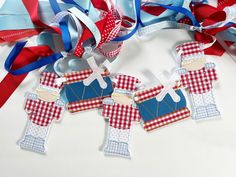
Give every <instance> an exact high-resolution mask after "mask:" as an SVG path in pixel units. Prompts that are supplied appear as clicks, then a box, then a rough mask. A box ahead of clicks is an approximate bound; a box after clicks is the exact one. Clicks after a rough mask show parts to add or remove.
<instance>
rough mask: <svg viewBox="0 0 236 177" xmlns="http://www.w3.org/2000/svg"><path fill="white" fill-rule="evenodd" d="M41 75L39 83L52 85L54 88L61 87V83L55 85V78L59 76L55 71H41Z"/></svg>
mask: <svg viewBox="0 0 236 177" xmlns="http://www.w3.org/2000/svg"><path fill="white" fill-rule="evenodd" d="M41 75H42V77H41V78H40V84H41V85H45V86H48V87H52V88H55V89H61V88H62V84H61V85H57V84H56V82H55V80H56V79H57V78H59V76H58V75H57V74H55V73H51V72H43V73H41Z"/></svg>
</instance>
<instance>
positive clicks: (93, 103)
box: [67, 96, 107, 113]
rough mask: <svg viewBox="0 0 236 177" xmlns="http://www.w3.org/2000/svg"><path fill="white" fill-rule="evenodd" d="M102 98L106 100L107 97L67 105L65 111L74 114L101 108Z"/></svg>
mask: <svg viewBox="0 0 236 177" xmlns="http://www.w3.org/2000/svg"><path fill="white" fill-rule="evenodd" d="M104 98H107V96H104V97H99V98H93V99H89V100H83V101H77V102H72V103H68V105H67V109H68V111H69V112H71V113H75V112H79V111H85V110H89V109H95V108H101V107H102V100H103V99H104Z"/></svg>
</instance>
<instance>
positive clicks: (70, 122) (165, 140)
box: [0, 30, 236, 177]
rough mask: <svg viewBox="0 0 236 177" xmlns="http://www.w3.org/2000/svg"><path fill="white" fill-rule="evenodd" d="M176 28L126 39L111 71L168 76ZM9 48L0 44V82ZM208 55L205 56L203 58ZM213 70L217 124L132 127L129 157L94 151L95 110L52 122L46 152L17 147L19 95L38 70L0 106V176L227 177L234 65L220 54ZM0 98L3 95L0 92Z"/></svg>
mask: <svg viewBox="0 0 236 177" xmlns="http://www.w3.org/2000/svg"><path fill="white" fill-rule="evenodd" d="M190 39H191V38H190V36H189V34H188V33H187V32H186V31H183V30H169V31H167V30H166V31H159V32H158V33H156V34H155V38H152V39H148V40H143V41H140V40H137V39H135V38H134V39H132V40H130V41H127V42H126V43H125V45H124V48H123V50H122V52H121V55H120V58H119V59H118V61H117V62H115V63H114V67H113V72H114V73H124V74H130V75H133V76H137V77H139V78H141V79H143V80H144V81H148V79H147V78H146V77H145V73H146V71H147V70H150V71H152V72H153V73H156V74H158V72H160V71H163V70H167V71H170V70H171V69H172V68H173V67H175V66H176V63H175V62H174V60H173V57H172V55H171V49H172V47H173V46H174V45H175V44H176V43H179V42H183V41H188V40H190ZM9 51H10V49H9V48H8V47H6V46H4V47H0V54H1V60H0V67H1V68H0V78H1V79H2V78H3V77H4V75H5V71H4V69H3V61H4V59H5V57H6V56H7V54H8V53H9ZM208 58H211V57H208ZM213 61H215V63H216V65H217V69H218V73H219V78H220V80H219V82H218V83H217V84H216V85H215V90H214V93H215V97H216V101H217V104H218V107H219V109H220V111H221V113H222V119H220V120H209V121H203V122H198V123H196V122H194V121H192V120H190V119H189V120H185V121H182V122H179V123H176V124H172V125H170V126H167V127H164V128H161V129H159V130H156V131H154V132H152V133H146V132H145V131H144V130H143V129H142V128H141V127H140V126H139V125H136V126H135V127H134V128H133V130H132V139H131V151H132V159H131V160H128V159H122V158H115V157H105V156H104V155H103V153H102V152H101V151H99V148H100V146H101V144H102V142H103V139H104V132H105V124H106V122H105V121H104V119H103V117H102V116H100V115H99V114H98V111H97V110H93V111H87V112H82V113H78V114H73V115H72V114H70V113H68V112H66V113H65V114H64V117H63V120H62V121H61V122H60V123H54V125H53V127H52V129H51V133H50V136H49V141H48V151H47V154H46V155H40V154H36V153H32V152H28V151H24V150H21V149H20V148H19V146H17V145H16V142H17V141H18V140H19V139H20V137H21V135H22V133H23V130H24V127H25V125H26V121H27V115H26V113H25V112H24V110H23V104H24V100H25V98H24V94H25V92H26V91H33V90H32V88H34V87H35V85H36V84H37V82H38V81H37V80H36V78H37V79H38V78H39V77H38V75H39V73H38V72H37V71H36V72H32V73H30V75H29V77H27V79H26V80H25V81H24V83H23V84H22V85H21V86H20V87H19V89H17V91H16V92H15V93H14V95H13V96H12V97H11V98H10V99H9V101H8V102H7V103H6V105H5V106H4V107H3V108H2V109H0V176H1V177H43V176H48V177H73V176H78V177H79V176H80V177H111V176H112V177H144V176H147V177H157V176H159V177H209V176H214V177H223V176H226V177H235V176H236V168H235V164H236V160H235V159H236V138H235V137H236V117H235V113H236V110H235V109H236V106H235V99H236V95H235V92H234V91H235V90H236V77H235V72H236V63H235V62H234V61H233V60H232V59H231V58H230V57H229V56H228V55H227V54H225V55H224V56H223V57H221V58H218V57H214V58H213ZM1 94H3V93H1Z"/></svg>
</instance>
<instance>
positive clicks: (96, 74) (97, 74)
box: [83, 57, 111, 89]
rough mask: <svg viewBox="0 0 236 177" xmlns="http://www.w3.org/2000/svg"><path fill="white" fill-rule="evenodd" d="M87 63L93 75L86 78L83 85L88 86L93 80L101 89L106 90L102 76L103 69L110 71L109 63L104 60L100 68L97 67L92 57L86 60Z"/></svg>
mask: <svg viewBox="0 0 236 177" xmlns="http://www.w3.org/2000/svg"><path fill="white" fill-rule="evenodd" d="M87 62H88V64H89V66H90V68H91V69H92V70H93V73H92V74H91V75H90V76H89V77H88V78H86V79H84V81H83V83H84V85H86V86H89V85H90V84H91V83H92V82H93V81H94V80H97V81H98V83H99V85H100V87H101V88H102V89H105V88H107V83H106V82H105V80H104V79H103V77H102V74H103V72H104V71H105V69H108V70H109V69H110V64H111V63H110V62H109V61H108V60H105V61H104V62H103V63H102V64H101V65H100V66H98V65H97V63H96V61H95V59H94V58H93V57H90V58H88V59H87Z"/></svg>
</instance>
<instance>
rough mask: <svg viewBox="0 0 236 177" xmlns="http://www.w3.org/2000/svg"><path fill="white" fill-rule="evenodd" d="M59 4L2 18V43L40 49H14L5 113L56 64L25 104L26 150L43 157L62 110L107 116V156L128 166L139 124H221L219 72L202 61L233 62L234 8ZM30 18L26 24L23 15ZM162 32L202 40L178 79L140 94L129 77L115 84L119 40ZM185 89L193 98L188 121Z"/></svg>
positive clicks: (183, 54) (4, 85)
mask: <svg viewBox="0 0 236 177" xmlns="http://www.w3.org/2000/svg"><path fill="white" fill-rule="evenodd" d="M63 2H64V3H57V1H54V0H49V2H40V1H38V0H33V1H32V2H31V1H30V2H29V0H22V2H18V1H16V3H17V4H18V5H17V6H15V7H17V8H18V9H17V10H16V12H14V11H15V10H14V8H15V7H14V8H13V9H11V8H10V9H9V7H11V6H12V4H11V3H10V1H6V2H5V4H4V5H3V7H2V8H1V9H0V12H3V14H4V12H5V11H7V14H8V15H7V16H6V15H5V16H4V17H3V16H1V15H0V22H1V21H2V24H3V26H2V27H0V43H3V42H16V41H18V40H20V39H23V38H25V37H31V36H33V35H38V42H39V43H38V44H39V45H38V46H31V47H28V46H27V47H25V45H26V41H25V42H17V43H16V45H15V47H14V48H13V50H12V51H11V53H10V55H9V56H8V58H7V59H6V62H5V68H6V70H7V71H8V72H9V73H8V74H7V76H6V77H5V78H4V79H3V81H2V82H1V83H0V91H2V92H4V93H6V94H5V95H2V96H0V106H3V105H4V103H5V102H6V101H7V99H8V98H9V97H10V96H11V94H13V92H14V91H15V90H16V89H17V87H18V86H19V85H20V84H21V82H22V81H23V80H24V79H25V77H26V76H27V74H28V72H30V71H32V70H35V69H38V68H40V67H42V66H46V65H50V64H51V65H52V66H51V69H49V71H47V69H46V70H45V71H44V72H43V73H42V77H41V81H40V85H39V87H38V88H37V90H36V93H29V94H28V95H27V99H26V104H25V110H26V112H27V114H28V123H27V126H26V130H25V133H24V135H23V137H22V139H21V140H20V142H19V145H20V147H21V148H23V149H27V150H31V151H34V152H39V153H45V151H46V147H45V145H46V139H47V136H48V133H49V129H50V125H51V123H52V122H53V120H58V119H60V118H61V115H62V112H63V111H64V109H65V108H64V106H65V105H66V109H67V110H68V111H69V112H71V113H74V112H80V111H84V110H90V109H94V108H101V109H102V110H103V111H102V115H103V116H104V117H106V118H108V119H109V126H108V131H107V132H108V134H107V139H106V143H105V146H104V148H103V151H104V153H105V154H106V155H116V156H121V157H126V158H130V157H131V154H130V149H129V144H130V142H129V137H130V133H131V132H130V128H131V127H132V123H133V122H139V123H140V124H141V125H142V126H143V128H144V129H145V130H146V131H148V132H149V131H152V130H155V129H158V128H160V127H163V126H165V125H168V124H171V123H174V122H177V121H180V120H183V119H186V118H189V117H192V119H194V120H204V119H208V118H212V117H220V112H219V110H218V108H217V106H216V102H215V99H214V95H213V81H216V80H217V75H216V69H215V64H214V63H207V62H206V56H205V54H213V55H219V56H220V55H222V54H223V53H224V52H225V51H227V52H229V53H230V51H229V48H228V46H230V45H232V44H233V43H235V42H236V36H235V34H236V32H235V31H236V30H235V27H236V25H235V23H233V19H234V18H235V17H236V15H235V14H236V13H235V12H236V10H235V9H236V6H235V2H234V0H228V1H220V0H219V1H218V6H217V7H213V6H210V5H209V4H208V3H207V1H195V0H192V1H183V0H167V1H166V2H165V3H164V4H162V3H163V2H162V1H161V2H162V3H160V2H159V1H158V0H157V1H151V2H149V1H148V2H146V1H145V2H142V1H141V0H119V1H117V2H116V3H114V1H112V0H107V1H105V0H91V1H90V0H86V1H81V2H79V1H78V2H77V1H63ZM49 7H50V8H49ZM39 9H43V10H39ZM11 11H12V13H10V12H11ZM26 12H28V15H27V16H26V15H24V23H23V21H22V19H20V18H19V17H18V14H26ZM45 14H47V15H45ZM7 19H18V20H19V21H20V22H21V23H20V24H12V25H9V24H8V23H5V22H6V21H7ZM50 19H52V20H50ZM8 21H9V20H8ZM166 28H184V29H186V30H190V31H193V32H195V40H196V41H192V42H188V43H183V44H181V45H178V46H177V47H176V52H177V56H176V58H177V60H179V63H180V66H179V67H180V68H179V69H178V70H177V71H176V73H177V74H178V75H179V76H180V78H179V79H177V78H175V79H174V80H169V81H165V82H163V83H162V85H157V86H155V87H152V88H148V87H140V85H141V81H140V80H139V79H138V78H135V77H132V76H128V75H124V74H120V75H116V76H115V77H114V78H112V77H111V75H114V74H113V73H112V74H110V65H111V63H112V61H113V60H114V59H116V57H117V56H118V54H119V53H120V51H121V48H122V44H123V41H125V40H127V39H129V38H130V37H132V36H133V35H134V34H136V33H137V34H138V35H139V36H142V35H145V34H148V33H152V32H154V31H157V30H160V29H166ZM55 39H59V41H60V44H62V47H59V45H58V43H57V42H56V40H55ZM61 48H63V49H61ZM97 54H98V55H102V57H103V58H104V57H105V58H107V59H106V60H103V61H101V62H100V63H101V64H100V65H98V64H97V61H96V60H95V58H96V57H95V56H97ZM230 55H231V53H230ZM231 56H232V58H234V56H233V55H231ZM70 57H76V60H77V59H78V60H83V61H87V65H86V67H84V66H85V65H84V64H82V63H76V62H74V61H72V60H69V59H68V58H70ZM60 61H68V70H64V71H60V69H59V68H58V63H59V64H60ZM71 63H72V64H71ZM181 88H185V89H186V90H187V91H188V92H189V93H190V101H191V107H192V115H191V113H190V110H189V108H188V107H187V103H186V98H185V96H184V94H183V92H182V90H181Z"/></svg>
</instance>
